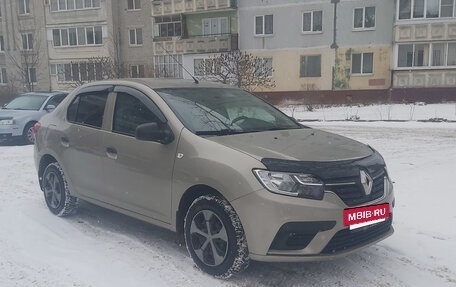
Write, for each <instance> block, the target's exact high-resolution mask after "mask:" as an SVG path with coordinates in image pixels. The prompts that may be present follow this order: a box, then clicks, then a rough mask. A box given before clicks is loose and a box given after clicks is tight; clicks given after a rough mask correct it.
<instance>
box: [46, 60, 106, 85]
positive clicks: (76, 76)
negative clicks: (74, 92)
mask: <svg viewBox="0 0 456 287" xmlns="http://www.w3.org/2000/svg"><path fill="white" fill-rule="evenodd" d="M51 75H53V76H57V79H58V81H59V82H91V81H95V80H97V81H98V80H102V79H103V69H102V64H101V63H87V62H79V63H63V64H52V65H51Z"/></svg>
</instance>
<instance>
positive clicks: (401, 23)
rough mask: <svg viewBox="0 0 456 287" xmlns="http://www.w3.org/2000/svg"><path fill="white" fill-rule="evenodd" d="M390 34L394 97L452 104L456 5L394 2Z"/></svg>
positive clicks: (446, 0)
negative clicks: (392, 24) (392, 35)
mask: <svg viewBox="0 0 456 287" xmlns="http://www.w3.org/2000/svg"><path fill="white" fill-rule="evenodd" d="M393 31H394V46H393V55H394V59H393V63H392V69H393V71H392V74H393V81H394V91H393V93H394V96H395V97H397V98H404V99H406V100H415V101H428V102H429V101H442V100H455V95H456V1H455V0H399V1H396V19H395V25H394V30H393Z"/></svg>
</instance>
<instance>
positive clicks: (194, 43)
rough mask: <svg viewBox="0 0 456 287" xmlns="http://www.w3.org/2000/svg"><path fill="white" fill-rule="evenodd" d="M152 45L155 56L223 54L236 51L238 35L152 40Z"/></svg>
mask: <svg viewBox="0 0 456 287" xmlns="http://www.w3.org/2000/svg"><path fill="white" fill-rule="evenodd" d="M153 45H154V51H155V54H156V55H161V54H167V53H171V54H203V53H223V52H229V51H234V50H237V49H238V35H237V34H223V35H217V36H193V37H189V38H185V39H183V38H154V44H153Z"/></svg>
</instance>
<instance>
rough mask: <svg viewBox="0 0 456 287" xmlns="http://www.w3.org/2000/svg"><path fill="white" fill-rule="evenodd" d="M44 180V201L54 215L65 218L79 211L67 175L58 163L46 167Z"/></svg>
mask: <svg viewBox="0 0 456 287" xmlns="http://www.w3.org/2000/svg"><path fill="white" fill-rule="evenodd" d="M42 180H43V182H42V189H43V193H44V200H45V201H46V205H47V206H48V208H49V210H50V211H51V212H52V213H54V214H55V215H57V216H60V217H64V216H69V215H72V214H74V213H75V212H76V211H77V208H78V199H77V198H76V197H74V196H71V195H70V191H69V189H68V184H67V181H66V179H65V174H64V173H63V170H62V168H61V167H60V165H59V164H58V163H57V162H53V163H50V164H49V165H48V166H47V167H46V169H45V170H44V173H43V179H42Z"/></svg>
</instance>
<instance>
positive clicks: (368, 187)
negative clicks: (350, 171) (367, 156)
mask: <svg viewBox="0 0 456 287" xmlns="http://www.w3.org/2000/svg"><path fill="white" fill-rule="evenodd" d="M359 175H360V179H361V185H362V186H363V189H364V193H365V194H366V195H369V194H371V192H372V183H373V180H372V177H370V175H369V174H368V173H367V172H365V171H364V170H361V171H360V172H359Z"/></svg>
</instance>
